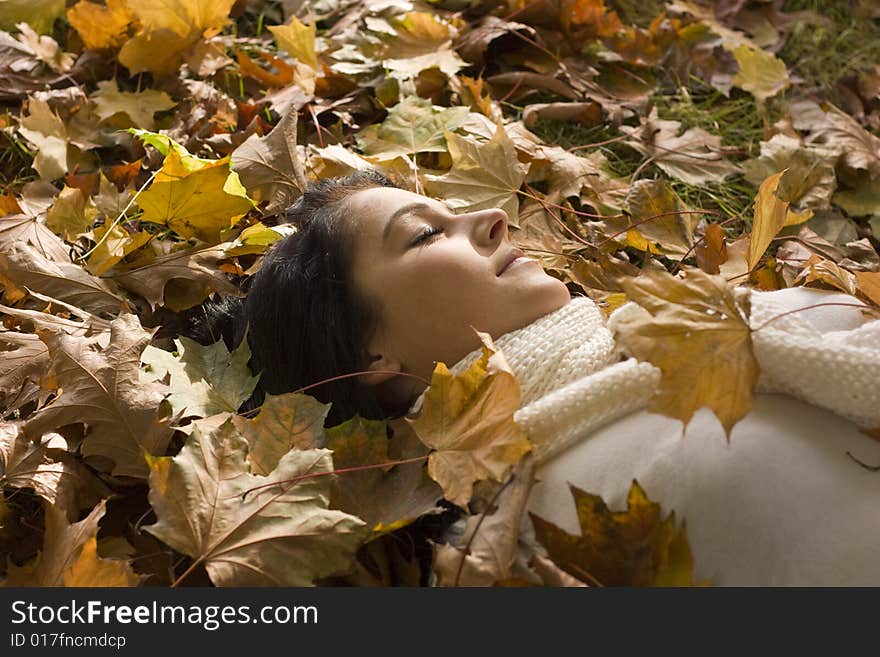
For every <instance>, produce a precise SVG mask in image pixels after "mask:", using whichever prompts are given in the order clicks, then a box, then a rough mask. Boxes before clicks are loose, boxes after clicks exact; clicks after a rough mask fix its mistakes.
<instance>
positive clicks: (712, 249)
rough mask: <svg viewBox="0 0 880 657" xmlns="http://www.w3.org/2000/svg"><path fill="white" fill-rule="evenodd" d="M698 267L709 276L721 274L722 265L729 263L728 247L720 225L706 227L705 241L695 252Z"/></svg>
mask: <svg viewBox="0 0 880 657" xmlns="http://www.w3.org/2000/svg"><path fill="white" fill-rule="evenodd" d="M694 256H695V257H696V259H697V266H698V267H699V268H700V269H702V270H703V271H704V272H706V273H707V274H720V273H721V265H722V264H723V263H725V262H727V245H726V244H725V243H724V229H723V228H721V226H720V225H719V224H709V225H707V226H706V231H705V239H704V240H703V242H702V244H700V246H698V247H697V248H696V249H695V250H694Z"/></svg>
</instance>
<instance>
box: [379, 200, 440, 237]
mask: <svg viewBox="0 0 880 657" xmlns="http://www.w3.org/2000/svg"><path fill="white" fill-rule="evenodd" d="M430 207H431V206H429V205H428V204H427V203H421V202H416V203H410V204H409V205H404V206H403V207H402V208H397V210H395V211H394V214H392V215H391V217H390V218H389V219H388V223H386V224H385V228H384V230H383V231H382V243H383V244H384V243H385V242H387V241H388V236H389V235H391V230H392V229H393V228H394V223H395V222H396V221H397V220H399V219H400V218H401V217H403V216H404V215H406V214H409V213H410V212H415V211H417V210H428V209H430Z"/></svg>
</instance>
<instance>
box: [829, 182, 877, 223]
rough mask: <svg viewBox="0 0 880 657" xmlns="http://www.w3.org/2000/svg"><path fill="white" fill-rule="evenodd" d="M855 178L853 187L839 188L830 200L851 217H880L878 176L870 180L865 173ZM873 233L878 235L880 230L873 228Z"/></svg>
mask: <svg viewBox="0 0 880 657" xmlns="http://www.w3.org/2000/svg"><path fill="white" fill-rule="evenodd" d="M857 180H858V185H857V186H856V187H855V188H854V189H839V190H838V191H837V193H836V194H835V195H834V197H833V198H832V199H831V201H832V202H833V203H834V205H836V206H838V207H840V208H843V209H844V210H846V212H847V214H849V215H852V216H853V217H863V216H868V215H873V216H875V217H880V176H877V177H876V178H875V179H874V180H871V178H870V175H869V174H865V175H863V176H860V177H859V178H858V179H857ZM874 234H875V235H880V230H875V231H874Z"/></svg>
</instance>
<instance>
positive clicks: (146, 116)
mask: <svg viewBox="0 0 880 657" xmlns="http://www.w3.org/2000/svg"><path fill="white" fill-rule="evenodd" d="M91 99H92V102H93V103H94V104H95V113H96V114H97V115H98V116H99V117H100V118H101V120H102V121H106V120H107V119H109V118H110V117H112V116H113V115H115V114H119V113H121V114H125V115H126V116H127V117H128V119H129V121H130V125H134V126H136V127H138V128H145V129H147V130H152V129H153V128H154V127H155V125H156V121H155V119H154V115H155V114H156V112H164V111H165V110H169V109H171V108H172V107H174V106H175V105H177V103H176V102H174V101H173V100H171V97H170V96H169V95H168V94H166V93H165V92H164V91H157V90H155V89H146V90H144V91H138V92H129V91H119V87H118V86H117V84H116V80H105V81H103V82H98V90H97V91H96V92H95V93H93V94H92V95H91Z"/></svg>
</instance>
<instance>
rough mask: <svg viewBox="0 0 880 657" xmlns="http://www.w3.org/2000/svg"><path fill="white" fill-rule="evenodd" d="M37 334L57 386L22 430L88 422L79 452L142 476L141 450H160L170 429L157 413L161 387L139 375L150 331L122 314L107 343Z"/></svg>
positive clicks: (33, 433) (118, 471) (116, 470)
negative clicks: (55, 395) (46, 353)
mask: <svg viewBox="0 0 880 657" xmlns="http://www.w3.org/2000/svg"><path fill="white" fill-rule="evenodd" d="M37 334H38V335H39V336H40V339H41V340H43V342H45V343H46V346H47V347H48V349H49V354H50V356H51V358H52V365H51V369H50V372H49V376H51V377H52V380H53V382H54V386H53V387H56V388H60V389H61V391H60V393H59V394H58V396H57V397H56V398H55V399H54V400H53V401H52V402H51V403H49V404H48V405H46V406H44V407H43V408H40V409H39V410H37V411H36V412H35V413H33V414H32V415H31V416H30V417H29V418H28V419H27V421H26V422H25V425H24V432H25V434H26V435H28V436H30V437H39V436H42V435H43V434H45V433H46V432H47V431H53V430H55V429H57V428H59V427H63V426H65V425H67V424H75V423H78V422H82V423H84V424H86V426H87V427H88V431H87V433H86V436H85V438H84V440H83V444H82V453H83V456H85V457H101V458H105V459H109V460H110V461H112V462H113V465H112V474H114V475H119V476H128V477H138V478H145V477H146V475H147V471H148V468H147V464H146V462H145V461H144V453H149V454H154V455H155V454H162V453H164V450H165V448H166V446H167V445H168V441H169V440H170V438H171V433H172V430H171V428H170V422H169V420H168V418H164V417H162V416H160V408H159V404H160V402H161V401H162V399H163V398H164V396H165V393H166V392H167V391H166V389H165V386H163V385H161V384H159V383H156V382H151V383H147V382H143V381H140V380H139V377H138V364H139V362H140V355H141V352H142V351H143V350H144V348H145V347H146V346H147V344H148V343H149V341H150V336H151V335H152V333H149V332H147V331H145V330H144V329H143V328H141V325H140V322H139V320H138V318H137V317H136V316H135V315H129V314H123V315H120V316H119V317H118V318H117V319H114V320H113V321H112V322H111V324H110V343H109V345H107V346H106V347H102V346H101V344H100V343H99V341H98V340H96V339H95V338H93V337H90V338H84V337H78V336H70V335H64V334H58V333H53V332H51V331H48V330H39V329H38V330H37Z"/></svg>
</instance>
